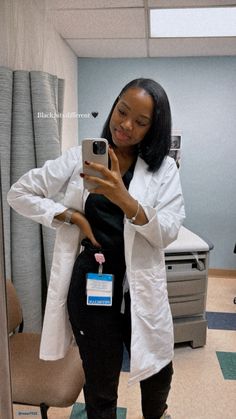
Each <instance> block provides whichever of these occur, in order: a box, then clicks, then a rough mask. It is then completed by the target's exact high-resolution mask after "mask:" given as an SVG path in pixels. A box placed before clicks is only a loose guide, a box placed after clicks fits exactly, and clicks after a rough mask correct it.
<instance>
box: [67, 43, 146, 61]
mask: <svg viewBox="0 0 236 419" xmlns="http://www.w3.org/2000/svg"><path fill="white" fill-rule="evenodd" d="M67 43H68V44H69V45H70V46H71V48H72V49H73V51H74V52H75V53H76V55H77V56H78V57H93V58H95V57H96V58H128V57H133V58H138V57H147V47H146V40H145V39H100V40H98V39H83V40H80V39H71V40H68V41H67Z"/></svg>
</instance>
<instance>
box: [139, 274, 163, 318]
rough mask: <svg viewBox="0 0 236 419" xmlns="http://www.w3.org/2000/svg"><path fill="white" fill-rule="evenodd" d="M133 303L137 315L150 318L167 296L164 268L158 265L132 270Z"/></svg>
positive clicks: (158, 309) (158, 310)
mask: <svg viewBox="0 0 236 419" xmlns="http://www.w3.org/2000/svg"><path fill="white" fill-rule="evenodd" d="M133 280H134V282H133V285H134V288H133V290H134V292H133V296H132V298H133V305H134V310H135V312H136V314H137V315H138V316H141V317H144V316H145V317H146V318H148V319H150V320H151V319H152V318H153V316H154V315H156V313H157V312H160V309H161V307H162V306H163V304H165V302H166V299H167V298H168V297H167V287H166V277H165V270H164V269H163V268H160V266H156V267H152V268H149V269H142V270H141V269H140V270H137V271H135V272H133Z"/></svg>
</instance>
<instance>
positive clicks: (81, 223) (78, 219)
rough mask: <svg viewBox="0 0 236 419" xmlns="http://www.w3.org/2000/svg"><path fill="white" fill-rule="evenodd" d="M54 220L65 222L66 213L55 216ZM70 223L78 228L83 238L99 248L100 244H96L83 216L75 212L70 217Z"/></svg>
mask: <svg viewBox="0 0 236 419" xmlns="http://www.w3.org/2000/svg"><path fill="white" fill-rule="evenodd" d="M55 218H56V219H57V220H59V221H65V218H66V211H64V212H62V213H61V214H59V215H56V217H55ZM71 222H72V224H76V225H77V226H78V227H79V228H80V230H81V231H82V233H83V234H84V236H85V237H87V238H88V239H89V240H90V241H91V243H92V244H93V245H94V246H95V247H101V245H100V243H98V242H97V240H96V239H95V237H94V234H93V232H92V229H91V226H90V224H89V222H88V220H87V218H86V217H85V216H84V215H83V214H81V213H80V212H78V211H76V210H75V211H74V212H73V214H72V216H71Z"/></svg>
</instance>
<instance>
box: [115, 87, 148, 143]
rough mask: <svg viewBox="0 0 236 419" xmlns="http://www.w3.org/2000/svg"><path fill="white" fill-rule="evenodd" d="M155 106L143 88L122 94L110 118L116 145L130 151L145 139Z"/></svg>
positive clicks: (129, 90) (136, 88) (131, 89)
mask: <svg viewBox="0 0 236 419" xmlns="http://www.w3.org/2000/svg"><path fill="white" fill-rule="evenodd" d="M153 108H154V103H153V99H152V97H151V96H150V95H149V94H148V93H147V92H146V91H145V90H144V89H142V88H139V87H135V88H130V89H128V90H126V92H125V93H123V94H122V96H121V97H120V98H119V100H118V102H117V104H116V106H115V108H114V111H113V113H112V116H111V119H110V131H111V135H112V141H113V143H114V144H115V145H116V147H118V148H123V149H127V151H128V149H132V148H133V147H134V146H135V145H137V144H139V143H140V142H141V141H142V140H143V138H144V137H145V135H146V134H147V132H148V131H149V129H150V127H151V124H152V115H153Z"/></svg>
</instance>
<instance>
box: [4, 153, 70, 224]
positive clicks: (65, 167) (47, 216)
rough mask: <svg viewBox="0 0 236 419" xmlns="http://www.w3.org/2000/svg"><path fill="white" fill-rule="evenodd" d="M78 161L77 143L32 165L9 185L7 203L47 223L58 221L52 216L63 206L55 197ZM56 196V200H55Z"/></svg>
mask: <svg viewBox="0 0 236 419" xmlns="http://www.w3.org/2000/svg"><path fill="white" fill-rule="evenodd" d="M77 162H78V147H73V148H71V149H69V150H67V151H66V152H65V153H63V154H62V155H61V156H60V157H58V158H57V159H55V160H48V161H47V162H46V163H45V164H44V166H43V167H42V168H37V169H32V170H30V171H29V172H27V173H26V174H24V175H23V176H21V178H20V179H19V180H18V181H17V182H16V183H14V184H13V185H12V187H11V189H10V191H9V192H8V195H7V201H8V203H9V205H10V206H11V207H12V208H13V209H14V210H15V211H16V212H18V213H19V214H21V215H23V216H25V217H27V218H30V219H31V220H33V221H36V222H38V223H41V224H43V225H45V226H47V227H52V228H53V227H56V226H57V225H60V224H61V223H60V222H58V221H55V220H53V219H54V217H55V215H58V214H60V213H62V212H64V211H65V210H66V207H65V206H64V205H63V204H61V203H60V202H56V201H57V199H56V198H54V197H56V196H58V195H60V191H61V190H62V189H63V187H65V185H66V184H67V182H68V180H69V179H70V177H71V175H72V173H73V170H74V168H75V166H76V164H77ZM54 199H55V200H54Z"/></svg>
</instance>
